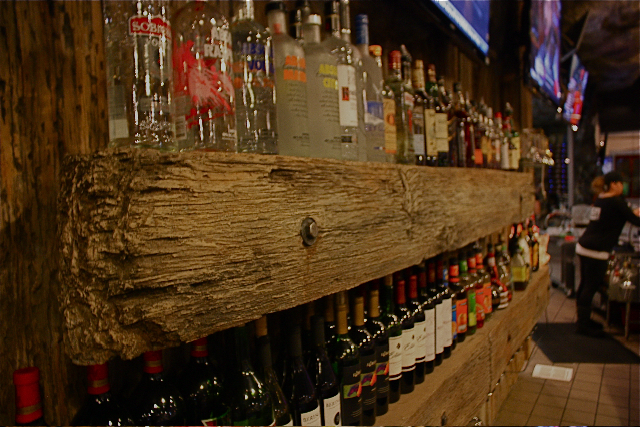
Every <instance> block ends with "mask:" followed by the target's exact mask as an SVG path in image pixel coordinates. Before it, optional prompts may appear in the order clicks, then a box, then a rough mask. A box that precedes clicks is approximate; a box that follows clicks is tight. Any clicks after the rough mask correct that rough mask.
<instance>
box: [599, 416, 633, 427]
mask: <svg viewBox="0 0 640 427" xmlns="http://www.w3.org/2000/svg"><path fill="white" fill-rule="evenodd" d="M627 424H628V420H627V419H626V418H624V419H621V418H616V417H607V416H604V415H599V416H596V423H595V425H597V426H621V425H625V426H626V425H627Z"/></svg>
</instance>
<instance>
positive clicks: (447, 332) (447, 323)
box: [436, 257, 455, 359]
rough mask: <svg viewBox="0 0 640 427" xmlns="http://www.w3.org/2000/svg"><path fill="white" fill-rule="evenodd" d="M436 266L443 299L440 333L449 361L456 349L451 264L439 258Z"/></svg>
mask: <svg viewBox="0 0 640 427" xmlns="http://www.w3.org/2000/svg"><path fill="white" fill-rule="evenodd" d="M436 266H437V273H438V275H437V277H436V280H437V282H436V283H437V286H438V293H439V294H440V296H441V299H442V316H440V318H441V322H440V327H441V329H440V331H441V336H442V343H443V347H444V349H443V352H442V357H443V358H444V359H448V358H449V357H451V351H452V350H453V349H454V348H455V340H454V339H453V324H455V322H453V310H452V305H451V303H452V301H451V300H452V295H451V291H450V290H449V278H448V277H449V275H448V268H449V262H448V261H446V260H443V259H442V258H441V257H439V258H438V261H437V262H436Z"/></svg>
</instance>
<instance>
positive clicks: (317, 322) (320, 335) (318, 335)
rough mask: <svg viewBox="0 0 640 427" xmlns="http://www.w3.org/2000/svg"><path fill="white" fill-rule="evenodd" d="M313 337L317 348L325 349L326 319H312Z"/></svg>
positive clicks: (316, 317)
mask: <svg viewBox="0 0 640 427" xmlns="http://www.w3.org/2000/svg"><path fill="white" fill-rule="evenodd" d="M311 337H312V339H313V345H314V346H315V347H320V348H325V337H324V319H323V318H322V316H313V317H312V318H311Z"/></svg>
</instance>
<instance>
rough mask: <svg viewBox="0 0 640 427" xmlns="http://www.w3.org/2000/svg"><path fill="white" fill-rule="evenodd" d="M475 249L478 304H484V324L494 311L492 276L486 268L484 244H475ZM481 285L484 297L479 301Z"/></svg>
mask: <svg viewBox="0 0 640 427" xmlns="http://www.w3.org/2000/svg"><path fill="white" fill-rule="evenodd" d="M474 249H475V253H476V254H475V255H476V273H477V274H478V283H479V286H478V285H476V304H479V305H482V317H483V318H482V323H483V324H484V322H486V321H487V320H488V319H489V316H491V313H492V311H493V310H492V308H491V276H490V275H489V273H488V272H487V270H485V268H484V260H483V256H482V246H481V245H480V244H479V243H478V244H477V245H475V246H474ZM480 287H482V299H481V300H480V301H478V300H477V298H478V289H479V288H480ZM478 320H480V316H478ZM478 327H481V326H480V322H478Z"/></svg>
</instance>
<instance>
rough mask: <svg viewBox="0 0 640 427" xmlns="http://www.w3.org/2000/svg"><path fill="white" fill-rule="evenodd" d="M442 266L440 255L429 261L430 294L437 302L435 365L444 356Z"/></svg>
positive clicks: (428, 280)
mask: <svg viewBox="0 0 640 427" xmlns="http://www.w3.org/2000/svg"><path fill="white" fill-rule="evenodd" d="M441 268H442V257H440V256H438V257H436V258H433V259H431V261H430V262H428V263H427V286H428V288H429V295H433V302H434V304H435V320H434V322H435V325H434V328H435V330H436V333H435V335H436V336H435V339H434V341H435V342H434V345H435V349H434V352H435V360H434V365H435V366H439V365H441V364H442V359H443V358H444V357H443V356H444V336H443V334H442V317H443V316H444V305H443V304H442V298H443V295H442V291H441V289H440V286H438V280H439V279H438V276H439V271H440V269H441Z"/></svg>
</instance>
